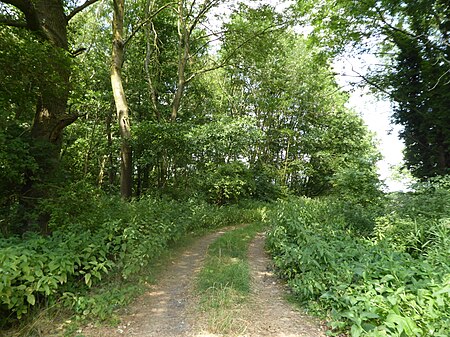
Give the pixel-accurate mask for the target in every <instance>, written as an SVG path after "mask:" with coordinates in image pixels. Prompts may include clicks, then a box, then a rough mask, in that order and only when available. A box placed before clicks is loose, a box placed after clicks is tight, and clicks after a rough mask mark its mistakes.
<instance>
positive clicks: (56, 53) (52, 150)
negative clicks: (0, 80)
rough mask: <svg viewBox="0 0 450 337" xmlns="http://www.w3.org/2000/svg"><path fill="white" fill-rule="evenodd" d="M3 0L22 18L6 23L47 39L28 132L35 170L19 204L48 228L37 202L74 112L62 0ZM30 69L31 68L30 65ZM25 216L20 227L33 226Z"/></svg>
mask: <svg viewBox="0 0 450 337" xmlns="http://www.w3.org/2000/svg"><path fill="white" fill-rule="evenodd" d="M2 2H3V3H6V4H9V5H12V6H14V7H15V8H16V9H17V10H19V11H20V12H22V14H23V17H24V21H20V20H19V19H18V20H17V21H14V20H13V21H11V22H9V23H7V24H9V25H11V26H16V27H23V28H24V29H27V30H30V31H33V32H35V33H36V35H37V36H38V37H39V39H40V40H41V41H43V42H44V43H49V45H50V46H52V48H49V54H48V57H47V58H46V59H45V60H42V62H44V63H45V64H46V66H47V70H48V74H50V75H49V78H45V79H43V81H42V82H41V83H39V87H38V88H37V90H38V100H37V102H36V110H35V115H34V119H33V124H32V127H31V132H30V145H31V146H30V152H31V154H32V155H33V157H34V159H35V161H36V164H37V167H38V169H37V170H34V171H33V172H31V171H28V172H25V174H24V176H25V184H24V186H23V188H22V196H21V205H22V209H23V211H24V219H27V218H29V215H30V214H33V213H38V215H37V216H38V218H37V219H34V220H37V225H38V226H39V227H40V230H41V231H42V232H47V222H48V220H49V215H48V214H44V213H43V212H36V205H37V204H38V203H39V201H40V200H41V199H43V198H46V197H49V196H50V195H51V192H52V190H51V189H50V188H49V185H50V184H52V185H53V183H54V178H55V177H56V175H57V173H58V164H59V159H60V152H61V144H62V136H63V130H64V128H65V127H66V126H68V125H70V124H71V123H73V122H74V121H75V120H76V119H77V116H76V115H69V114H67V113H66V110H67V100H68V96H69V88H70V86H69V77H70V62H69V60H70V59H69V57H68V53H67V51H68V49H69V48H68V40H67V24H68V18H67V16H66V15H65V13H64V7H63V2H62V1H61V0H33V1H32V0H5V1H2ZM30 71H33V69H30ZM34 220H32V221H30V219H28V220H24V227H23V228H21V229H20V230H21V231H28V230H33V229H34V228H33V227H32V226H33V222H34Z"/></svg>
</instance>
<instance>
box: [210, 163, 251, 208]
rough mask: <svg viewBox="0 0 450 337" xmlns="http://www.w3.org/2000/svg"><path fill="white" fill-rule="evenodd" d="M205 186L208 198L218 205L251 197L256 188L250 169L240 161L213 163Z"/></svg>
mask: <svg viewBox="0 0 450 337" xmlns="http://www.w3.org/2000/svg"><path fill="white" fill-rule="evenodd" d="M203 186H204V187H203V188H204V190H205V191H206V193H207V195H208V199H209V200H210V201H211V202H213V203H215V204H217V205H225V204H230V203H236V202H237V201H238V200H239V199H243V198H247V197H250V196H251V195H252V194H253V191H254V189H255V186H254V181H253V177H252V174H251V172H250V170H249V169H248V168H247V167H246V166H245V165H244V164H243V163H241V162H238V161H234V162H231V163H227V164H218V165H212V166H211V167H210V168H209V169H208V170H207V172H206V176H205V181H204V183H203Z"/></svg>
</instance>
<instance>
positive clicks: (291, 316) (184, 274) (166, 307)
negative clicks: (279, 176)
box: [80, 231, 325, 337]
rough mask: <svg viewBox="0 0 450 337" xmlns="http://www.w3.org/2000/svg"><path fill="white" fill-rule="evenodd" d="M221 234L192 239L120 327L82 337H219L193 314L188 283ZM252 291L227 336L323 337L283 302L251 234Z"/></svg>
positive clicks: (261, 242)
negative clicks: (235, 329) (234, 330)
mask: <svg viewBox="0 0 450 337" xmlns="http://www.w3.org/2000/svg"><path fill="white" fill-rule="evenodd" d="M223 233H224V231H219V232H216V233H213V234H209V235H207V236H205V237H203V238H200V239H198V240H197V241H196V242H195V243H194V244H193V245H191V246H190V247H189V248H188V249H186V250H185V252H184V253H183V254H182V255H180V256H179V257H177V258H176V259H174V260H173V261H172V263H171V264H170V265H169V266H167V269H166V270H165V271H164V272H163V274H162V275H161V277H160V278H159V280H158V283H157V284H156V285H153V286H149V289H148V291H147V292H146V293H145V294H144V295H142V296H141V297H140V298H139V299H138V300H136V301H135V303H134V304H133V305H132V306H130V308H128V309H127V312H126V313H125V314H124V315H123V316H122V317H121V324H120V325H119V326H117V327H114V328H104V327H103V328H94V327H86V328H84V329H82V331H80V333H81V334H82V335H84V336H86V337H88V336H92V337H94V336H95V337H98V336H99V337H101V336H108V337H116V336H139V337H144V336H155V337H156V336H157V337H170V336H219V335H214V334H212V333H209V332H208V331H207V329H206V330H205V325H204V324H202V322H204V317H202V316H201V315H202V314H201V312H200V311H199V310H197V307H198V301H197V299H196V298H195V296H194V291H193V290H194V289H193V286H194V280H195V276H196V274H197V273H198V271H199V270H200V269H201V267H202V264H203V261H204V257H205V254H206V251H207V248H208V246H209V244H210V243H212V242H213V241H214V240H215V239H216V238H217V237H219V236H220V235H222V234H223ZM249 263H250V268H251V275H252V293H251V296H250V297H249V301H248V302H246V303H245V305H243V306H241V307H240V308H237V310H236V315H239V324H241V325H242V326H240V328H239V331H240V332H239V333H235V334H232V335H230V336H280V337H281V336H299V337H324V336H325V333H324V330H323V328H322V326H321V324H320V322H318V321H315V320H313V319H312V318H310V317H308V316H306V315H304V314H302V313H301V312H300V311H298V310H296V309H294V308H293V306H292V305H290V304H289V303H287V302H286V301H285V300H284V298H283V296H284V295H283V294H284V291H285V289H284V287H283V286H282V285H280V283H279V282H278V280H277V279H276V277H275V276H274V275H273V273H272V272H270V269H269V268H268V266H269V265H270V259H269V258H268V256H267V254H266V253H265V251H264V236H263V235H262V234H260V235H257V237H256V238H255V239H254V240H253V242H252V243H251V245H250V248H249Z"/></svg>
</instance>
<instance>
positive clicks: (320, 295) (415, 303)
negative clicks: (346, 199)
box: [268, 199, 450, 337]
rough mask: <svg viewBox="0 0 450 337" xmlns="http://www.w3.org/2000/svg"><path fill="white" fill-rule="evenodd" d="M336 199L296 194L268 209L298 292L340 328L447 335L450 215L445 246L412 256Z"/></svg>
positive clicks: (284, 269)
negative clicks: (374, 235)
mask: <svg viewBox="0 0 450 337" xmlns="http://www.w3.org/2000/svg"><path fill="white" fill-rule="evenodd" d="M333 204H334V205H333ZM335 204H336V202H335V201H333V202H332V203H331V205H330V201H328V200H310V199H298V200H295V199H294V200H289V201H285V202H280V203H279V204H278V207H277V208H276V209H275V211H273V212H272V213H269V215H268V218H269V220H270V221H271V224H272V229H271V231H270V233H269V237H268V246H269V248H270V251H271V253H272V255H273V258H274V261H275V265H276V267H277V268H278V270H279V273H280V275H281V276H283V277H284V278H286V279H287V280H288V283H289V285H290V286H291V287H292V288H293V290H294V293H295V294H296V296H297V298H298V300H299V301H300V302H302V303H304V304H305V305H307V306H308V307H309V308H311V309H313V310H315V311H317V312H319V313H321V314H323V315H327V316H328V318H329V319H330V322H329V326H330V327H331V328H332V331H333V332H334V333H336V334H339V333H341V332H343V331H348V330H350V333H351V335H352V336H355V337H357V336H372V337H374V336H398V337H402V336H441V337H444V336H447V333H448V329H449V327H450V266H449V265H448V263H447V262H448V256H449V255H448V254H449V248H448V247H449V246H448V243H449V242H448V241H449V237H450V233H449V229H448V223H447V225H445V226H447V227H446V228H447V229H446V230H444V228H443V227H439V228H440V231H441V232H440V233H439V234H438V237H439V238H440V240H441V241H439V246H438V245H436V246H434V248H432V249H431V248H430V250H429V251H428V254H427V256H423V255H420V256H417V257H413V256H411V254H409V253H407V252H405V251H403V250H401V249H400V250H397V249H395V248H396V247H395V246H393V245H391V243H390V242H389V241H384V240H383V241H376V240H372V239H369V238H364V237H361V236H360V235H359V234H358V232H355V231H354V230H352V229H351V227H349V226H348V225H347V223H346V218H345V216H343V215H342V213H341V212H339V211H338V209H337V208H336V207H335V206H336V205H335ZM441 244H446V245H445V246H442V245H441Z"/></svg>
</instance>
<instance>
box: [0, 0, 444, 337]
mask: <svg viewBox="0 0 450 337" xmlns="http://www.w3.org/2000/svg"><path fill="white" fill-rule="evenodd" d="M124 4H125V7H123V5H124ZM285 5H286V6H285V7H284V8H285V9H286V8H287V6H291V5H292V1H289V2H286V3H285ZM119 9H124V12H123V14H124V15H123V17H122V16H121V15H119V17H120V20H119V19H118V15H117V14H118V10H119ZM113 13H114V15H113ZM223 13H228V14H223ZM448 13H449V10H448V4H446V3H445V2H444V1H437V0H436V1H432V0H421V1H416V2H414V3H412V2H406V1H400V0H390V1H388V0H381V1H371V0H369V1H363V2H355V1H350V0H348V1H347V0H346V1H335V0H326V1H321V2H317V1H301V2H300V1H299V2H298V4H297V5H294V6H291V7H290V10H287V9H286V10H280V9H279V7H278V8H277V7H273V6H272V5H268V4H259V5H255V4H250V3H248V4H247V3H239V4H236V5H235V6H228V4H224V3H223V2H222V1H219V0H204V1H195V0H177V1H168V0H161V1H154V0H137V1H123V0H114V1H112V2H108V1H105V0H93V1H86V2H82V1H72V0H70V1H60V0H20V1H18V0H14V1H13V0H2V1H0V37H1V38H0V81H1V86H0V232H1V234H0V317H1V324H9V323H11V322H14V321H15V319H17V318H23V317H24V316H25V314H28V313H30V311H32V310H33V308H37V307H38V308H39V307H46V306H47V307H48V306H49V305H50V304H54V303H58V304H62V305H63V306H66V307H71V308H72V309H73V311H74V312H75V313H77V314H78V315H81V316H83V315H85V316H86V315H89V314H90V313H100V312H102V310H103V309H102V308H103V307H102V306H101V305H99V302H98V298H97V297H95V296H92V297H89V294H92V293H91V291H93V290H92V288H91V287H94V288H95V287H96V286H99V285H101V284H102V283H103V282H104V281H105V279H107V278H109V277H111V278H117V279H120V280H124V279H126V278H130V277H132V276H133V275H137V274H138V272H139V270H141V268H142V267H143V266H145V265H146V264H147V263H148V262H149V261H152V260H154V259H155V258H157V257H158V256H160V254H161V253H162V252H163V251H164V250H165V249H166V248H167V247H169V245H170V244H171V243H173V242H178V241H177V240H179V239H180V238H182V237H184V236H187V235H190V233H191V232H192V231H202V230H205V229H207V228H215V227H219V226H225V225H230V224H233V225H236V224H240V223H243V222H247V221H249V220H251V219H253V217H254V216H256V213H255V211H254V209H251V207H246V206H245V205H244V206H243V204H242V203H243V202H248V200H251V201H250V202H254V201H255V200H258V201H264V202H268V201H269V202H277V204H276V210H275V211H274V212H272V213H271V222H272V230H271V234H270V242H269V244H270V247H271V250H272V253H273V254H274V259H275V261H276V264H277V267H278V268H279V270H280V274H281V275H282V276H284V277H286V278H287V279H289V283H290V284H291V285H292V287H293V288H294V290H295V292H296V294H297V296H298V298H299V299H300V300H301V301H302V302H305V303H309V305H310V307H312V308H314V309H317V310H319V311H321V312H322V313H326V314H328V315H329V316H330V317H331V319H332V320H331V323H330V325H331V327H332V328H333V330H334V331H335V332H337V333H339V332H340V331H345V329H347V328H349V329H351V331H352V334H353V335H354V336H359V335H361V334H366V335H372V336H376V335H379V336H381V335H383V333H384V334H388V335H392V336H394V335H396V334H397V335H399V336H403V335H407V336H414V335H420V334H428V335H435V336H444V334H445V329H446V328H447V327H448V324H449V318H448V312H449V310H448V309H449V308H448V303H449V301H448V294H449V292H448V289H449V285H448V282H449V276H448V274H449V273H448V264H446V261H445V259H446V258H448V253H449V251H448V247H449V245H448V243H449V242H448V238H449V233H448V228H449V227H448V213H447V212H448V211H447V210H448V209H449V205H448V203H449V192H448V184H449V183H448V178H445V177H444V178H436V179H434V180H433V179H430V177H433V176H438V177H439V175H444V174H445V173H447V172H448V169H449V158H450V156H449V135H450V131H449V125H450V123H449V119H448V117H449V114H448V106H449V94H448V93H449V90H448V86H449V83H450V81H449V70H448V64H449V43H448V36H449V32H448V28H449V25H448V22H449V19H448ZM222 14H223V15H222ZM299 17H300V18H301V19H302V21H301V22H302V24H304V25H306V26H308V27H309V26H311V27H312V28H313V32H312V34H309V35H308V34H306V33H305V34H304V31H307V30H308V29H300V28H301V27H299V26H298V22H299V21H298V20H294V19H298V18H299ZM111 20H113V22H114V24H113V23H112V22H111ZM305 20H306V21H305ZM296 24H297V25H296ZM119 26H120V27H119ZM122 26H123V27H122ZM118 27H119V28H120V29H118ZM122 28H123V29H122ZM113 31H114V32H115V33H117V32H118V31H120V34H119V35H120V38H118V37H117V34H111V33H112V32H113ZM112 35H113V36H114V40H113V38H112ZM122 35H123V36H122ZM377 38H378V39H384V40H383V42H384V43H379V44H378V46H380V48H375V49H376V50H375V51H376V52H377V53H378V54H379V56H380V55H382V61H383V67H377V69H373V70H374V71H373V72H372V73H370V74H367V76H364V79H365V80H366V82H368V83H370V84H372V86H374V87H375V88H376V89H377V90H378V91H381V92H384V93H385V94H387V95H388V96H389V97H390V98H391V99H392V101H393V102H394V103H395V106H394V116H393V118H394V121H395V122H396V123H398V124H401V125H403V126H404V130H403V133H402V137H403V138H404V140H405V142H406V146H407V147H406V164H407V166H408V168H409V169H410V171H411V172H412V173H413V174H414V175H415V176H417V177H420V178H421V179H422V180H423V184H422V185H419V186H416V187H415V189H414V192H411V193H406V194H402V193H399V194H392V195H389V196H387V197H386V196H385V195H384V194H383V193H382V192H381V190H380V187H381V185H382V184H381V182H380V181H379V178H378V175H377V169H376V162H377V161H378V160H379V159H380V156H379V153H378V150H377V149H376V144H375V140H374V137H373V135H372V134H371V133H370V132H369V131H368V128H367V127H366V126H365V125H364V122H363V120H362V119H361V117H360V116H359V115H358V114H357V113H356V112H354V111H352V110H351V109H349V108H348V107H347V106H346V103H347V101H348V93H346V92H344V91H343V90H341V88H340V87H339V86H338V84H337V82H336V79H335V74H334V73H333V71H332V67H331V64H332V63H333V56H335V55H337V54H338V53H340V52H342V51H343V50H344V47H345V46H347V45H348V44H349V43H350V44H351V45H352V46H353V47H355V48H356V50H357V51H361V50H363V51H367V50H368V49H370V48H368V46H370V43H368V44H367V43H366V42H373V41H374V39H375V40H376V39H377ZM318 41H320V43H317V42H318ZM376 41H378V40H376ZM111 45H113V46H114V48H112V47H111ZM112 49H113V51H114V53H112ZM118 50H120V56H121V57H119V58H114V55H117V51H118ZM113 54H114V55H113ZM112 60H114V61H115V62H112ZM111 64H114V67H111ZM116 68H117V69H116ZM111 70H113V71H116V75H117V74H119V75H120V76H119V77H120V86H121V87H122V88H123V91H121V93H120V94H119V95H115V96H120V98H121V104H122V106H121V107H119V106H118V104H117V100H114V97H113V95H112V91H113V90H112V87H114V88H115V89H117V85H116V84H117V83H116V82H114V83H111V75H112V73H111ZM115 92H116V93H117V90H115ZM116 98H117V97H116ZM125 111H126V114H125ZM125 115H126V116H125ZM124 116H125V117H124ZM125 168H126V169H125ZM124 177H125V178H124ZM124 181H126V183H127V184H128V185H127V186H126V188H122V187H123V186H124V185H125V184H123V182H124ZM125 190H126V191H127V192H126V193H124V191H125ZM119 191H120V193H121V194H122V197H123V199H126V200H127V201H128V202H125V201H124V200H121V199H119ZM130 194H131V195H130ZM296 197H303V198H296ZM306 197H310V198H312V197H318V198H319V199H307V198H306ZM280 198H281V199H283V198H287V201H277V200H278V199H280ZM386 198H387V200H385V199H386ZM247 206H248V205H247ZM251 228H253V227H251ZM250 230H251V231H253V232H254V231H256V229H255V228H253V229H250ZM244 232H245V231H244ZM253 232H252V233H253ZM236 233H240V232H239V231H238V232H235V235H237V234H236ZM247 241H248V240H247ZM247 241H245V244H246V243H247ZM106 284H107V283H106ZM97 289H98V288H97ZM98 291H100V290H98ZM112 293H113V291H111V290H109V293H108V294H109V295H108V296H106V297H108V298H112V299H114V298H115V300H117V301H118V302H120V301H122V300H121V299H118V298H119V297H121V296H122V295H123V294H122V293H120V294H112ZM123 297H126V296H125V295H123V296H122V297H121V298H122V299H123ZM122 302H123V301H122ZM108 310H109V309H108ZM108 312H110V311H108ZM103 314H105V312H103ZM0 328H1V327H0ZM402 334H403V335H402Z"/></svg>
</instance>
